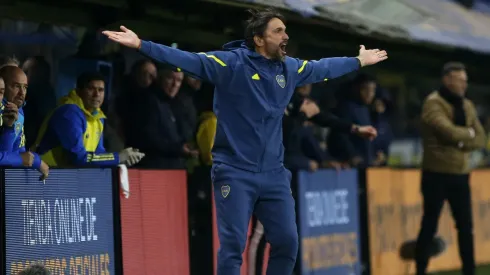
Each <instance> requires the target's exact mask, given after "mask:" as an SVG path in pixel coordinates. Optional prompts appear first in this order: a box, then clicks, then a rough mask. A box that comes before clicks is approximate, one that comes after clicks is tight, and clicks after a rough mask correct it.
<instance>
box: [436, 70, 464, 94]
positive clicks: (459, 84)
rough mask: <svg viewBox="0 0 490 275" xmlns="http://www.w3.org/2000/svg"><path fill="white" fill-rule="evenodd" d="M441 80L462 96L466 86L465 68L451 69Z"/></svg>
mask: <svg viewBox="0 0 490 275" xmlns="http://www.w3.org/2000/svg"><path fill="white" fill-rule="evenodd" d="M442 82H443V84H444V86H446V88H448V89H449V90H450V91H451V92H453V93H454V94H456V95H458V96H460V97H463V96H464V95H465V94H466V89H467V88H468V75H467V74H466V71H465V70H459V71H452V72H450V73H448V74H447V75H445V76H444V77H443V78H442Z"/></svg>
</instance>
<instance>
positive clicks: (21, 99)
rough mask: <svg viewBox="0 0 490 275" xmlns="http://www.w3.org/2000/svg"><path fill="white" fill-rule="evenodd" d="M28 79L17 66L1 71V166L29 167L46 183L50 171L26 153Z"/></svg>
mask: <svg viewBox="0 0 490 275" xmlns="http://www.w3.org/2000/svg"><path fill="white" fill-rule="evenodd" d="M26 87H27V76H26V75H25V73H24V72H23V71H22V70H21V69H20V68H18V67H16V66H4V67H2V68H1V69H0V118H1V120H0V121H1V123H0V152H1V153H0V166H10V167H32V168H35V169H37V170H40V171H41V173H42V174H43V175H42V176H41V179H45V178H46V177H47V176H48V173H49V167H48V166H47V165H46V163H44V162H43V161H41V158H40V157H39V156H38V155H37V154H34V153H31V152H26V149H25V146H24V143H25V137H24V132H23V129H24V127H23V126H24V113H23V111H22V106H24V105H25V91H26V89H25V88H26Z"/></svg>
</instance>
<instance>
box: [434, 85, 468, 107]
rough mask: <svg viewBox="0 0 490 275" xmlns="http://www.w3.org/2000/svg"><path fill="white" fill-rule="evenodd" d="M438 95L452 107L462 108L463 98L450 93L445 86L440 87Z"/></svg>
mask: <svg viewBox="0 0 490 275" xmlns="http://www.w3.org/2000/svg"><path fill="white" fill-rule="evenodd" d="M438 93H439V95H440V96H441V97H442V98H444V99H445V100H446V101H447V102H449V103H450V104H451V105H453V106H454V107H462V106H463V100H464V97H461V96H458V95H456V94H455V93H453V92H451V91H450V90H449V89H448V88H446V86H441V87H440V88H439V91H438Z"/></svg>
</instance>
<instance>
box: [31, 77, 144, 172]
mask: <svg viewBox="0 0 490 275" xmlns="http://www.w3.org/2000/svg"><path fill="white" fill-rule="evenodd" d="M104 93H105V83H104V76H102V75H99V74H97V73H84V74H82V75H80V76H79V77H78V79H77V84H76V90H74V91H71V92H70V93H69V94H68V95H67V96H65V97H63V98H62V100H61V105H60V106H59V107H58V108H57V109H56V110H55V111H54V112H53V113H52V114H51V116H49V117H47V118H46V119H45V121H44V122H43V125H42V126H41V130H40V132H39V136H38V139H37V141H36V144H35V147H34V148H33V149H34V150H35V151H36V152H38V153H39V154H40V155H41V156H42V158H43V160H44V161H46V162H47V163H48V164H50V165H52V166H64V167H71V166H78V165H93V166H98V167H107V166H109V167H110V166H116V165H118V164H120V163H123V164H126V165H129V166H131V165H134V164H136V163H138V162H139V161H140V160H141V159H142V158H143V157H144V154H143V153H140V152H138V150H136V149H132V148H126V149H124V150H123V151H122V152H120V153H108V152H106V150H105V148H104V144H103V131H104V120H105V118H106V117H105V115H104V113H103V112H102V110H101V109H100V107H101V106H102V104H103V102H104Z"/></svg>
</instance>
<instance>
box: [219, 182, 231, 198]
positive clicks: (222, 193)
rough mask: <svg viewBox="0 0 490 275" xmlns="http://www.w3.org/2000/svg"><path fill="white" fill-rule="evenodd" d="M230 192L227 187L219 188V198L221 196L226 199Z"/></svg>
mask: <svg viewBox="0 0 490 275" xmlns="http://www.w3.org/2000/svg"><path fill="white" fill-rule="evenodd" d="M230 190H231V188H230V186H229V185H223V186H221V196H223V198H226V197H228V195H229V194H230Z"/></svg>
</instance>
